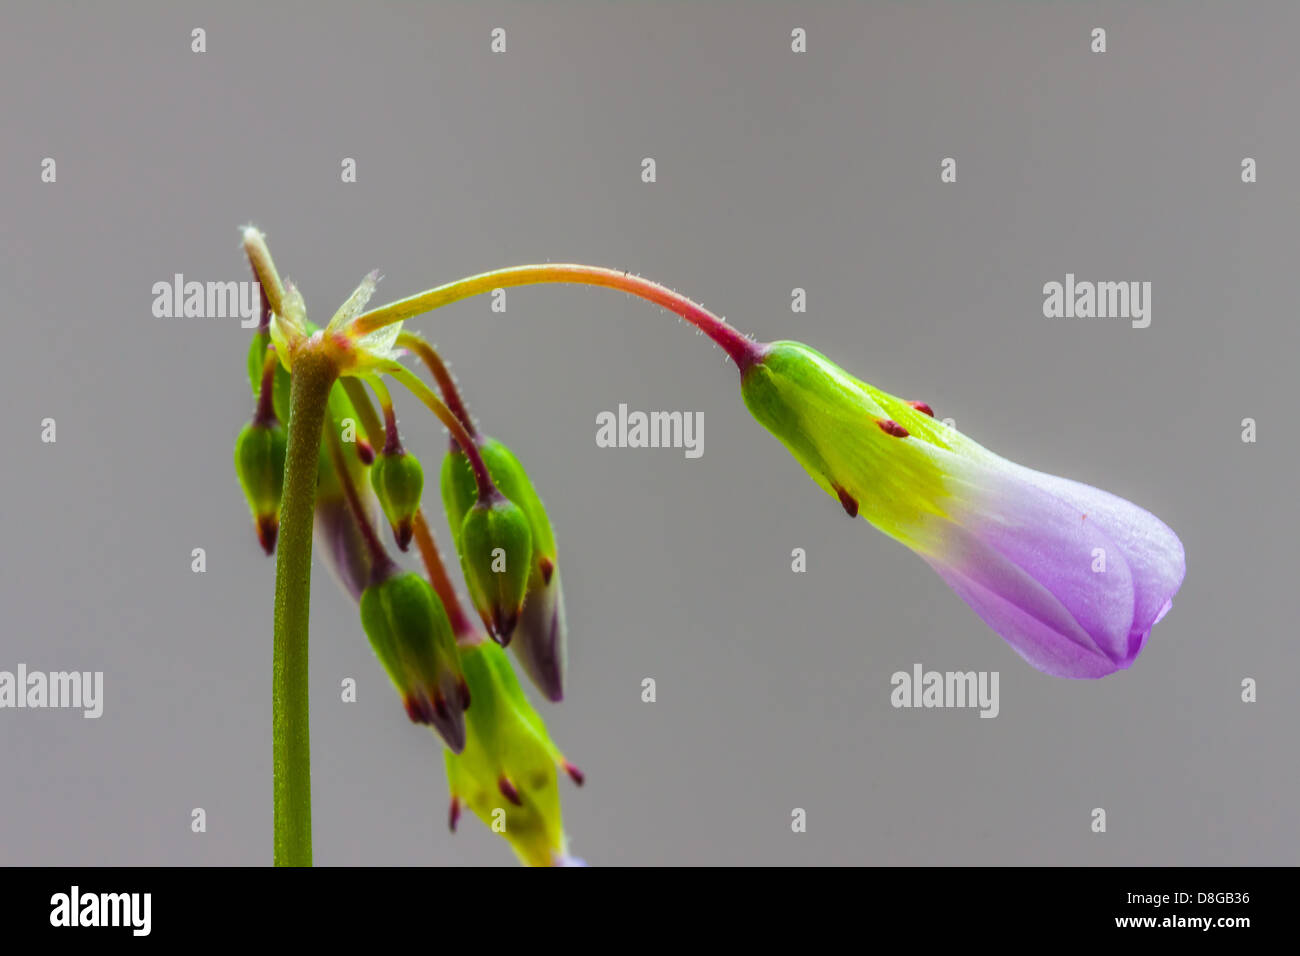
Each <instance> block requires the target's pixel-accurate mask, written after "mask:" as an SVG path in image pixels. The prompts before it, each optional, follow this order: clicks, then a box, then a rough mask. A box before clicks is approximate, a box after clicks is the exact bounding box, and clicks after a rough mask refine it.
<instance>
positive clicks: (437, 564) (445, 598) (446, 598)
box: [415, 508, 474, 637]
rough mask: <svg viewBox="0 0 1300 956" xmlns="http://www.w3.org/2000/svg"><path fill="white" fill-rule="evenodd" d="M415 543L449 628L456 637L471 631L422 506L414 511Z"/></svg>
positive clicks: (471, 627)
mask: <svg viewBox="0 0 1300 956" xmlns="http://www.w3.org/2000/svg"><path fill="white" fill-rule="evenodd" d="M415 543H416V546H417V547H418V548H419V549H420V558H421V559H422V560H423V561H424V567H425V570H426V571H428V572H429V583H430V584H432V585H433V590H434V591H435V592H436V593H437V595H438V597H439V598H440V599H441V600H442V606H443V607H444V608H446V609H447V617H448V618H449V619H450V620H451V629H452V630H453V631H454V632H455V634H456V636H457V637H461V636H463V635H466V634H470V633H473V631H474V626H473V625H472V624H471V623H470V620H469V618H468V617H466V616H465V609H464V608H463V607H461V604H460V598H459V597H457V596H456V587H455V585H453V584H452V583H451V578H450V577H449V576H448V575H447V568H446V567H445V566H444V565H443V563H442V556H441V555H440V554H438V545H437V544H436V543H434V540H433V532H432V531H430V530H429V523H428V522H427V521H426V520H425V519H424V509H423V508H421V509H420V510H418V511H416V512H415Z"/></svg>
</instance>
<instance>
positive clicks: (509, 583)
mask: <svg viewBox="0 0 1300 956" xmlns="http://www.w3.org/2000/svg"><path fill="white" fill-rule="evenodd" d="M457 544H458V545H459V550H460V563H461V569H462V570H463V571H464V573H465V584H466V586H467V587H468V588H469V595H470V599H471V600H473V602H474V607H475V608H477V609H478V613H479V616H480V617H481V618H482V619H483V626H484V627H486V628H487V629H488V631H489V633H491V634H492V635H493V637H495V638H496V639H497V640H498V641H500V642H501V644H502V646H504V645H506V644H508V643H509V642H510V635H511V634H512V633H514V629H515V625H516V624H517V623H518V622H519V615H520V613H521V612H522V611H523V604H524V594H525V592H526V591H527V589H528V574H529V570H530V567H531V563H532V553H533V534H532V531H531V530H530V529H529V527H528V516H527V515H525V514H524V512H523V509H522V508H520V507H519V506H518V505H517V504H515V503H514V502H512V501H511V500H510V499H509V498H506V497H504V496H503V495H500V494H497V495H495V496H494V497H493V498H492V499H491V500H490V501H476V502H475V503H474V506H473V507H472V508H470V509H469V512H468V513H467V514H466V515H465V521H464V523H463V524H462V525H461V528H460V538H459V540H458V542H457Z"/></svg>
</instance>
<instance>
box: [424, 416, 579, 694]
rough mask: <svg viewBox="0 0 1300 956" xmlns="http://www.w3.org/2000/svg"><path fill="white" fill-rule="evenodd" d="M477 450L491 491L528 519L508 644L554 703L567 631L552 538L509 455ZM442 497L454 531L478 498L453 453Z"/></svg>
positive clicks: (483, 444) (496, 448) (488, 445)
mask: <svg viewBox="0 0 1300 956" xmlns="http://www.w3.org/2000/svg"><path fill="white" fill-rule="evenodd" d="M478 448H479V453H480V454H481V455H482V456H483V462H484V464H486V465H487V468H488V472H489V473H490V474H491V475H492V480H493V482H495V484H496V486H497V488H498V489H499V490H500V491H501V493H502V494H503V495H505V496H506V497H507V498H509V499H510V500H511V501H513V502H514V503H515V504H517V505H519V507H520V508H522V509H523V510H524V513H525V514H526V515H527V516H528V525H529V530H530V531H531V532H532V536H533V555H532V567H531V568H530V569H529V575H528V589H527V592H526V594H525V597H524V610H523V614H522V615H521V616H520V619H519V624H518V626H517V627H516V629H515V633H514V637H513V639H512V640H511V642H510V643H511V646H512V647H513V648H514V650H515V655H516V657H517V658H518V660H519V664H520V666H521V667H522V668H523V669H524V672H525V673H526V674H527V675H528V678H529V680H531V681H532V682H533V684H534V685H535V686H536V687H537V689H538V690H540V691H541V692H542V694H543V695H545V697H546V698H547V699H548V700H552V701H558V700H561V699H562V698H563V697H564V674H565V669H566V653H567V651H566V637H567V630H566V626H565V617H564V591H563V589H562V588H561V585H560V572H559V566H558V556H557V553H556V545H555V534H554V532H553V531H552V529H551V522H550V519H549V518H548V517H547V515H546V508H545V507H544V506H543V505H542V500H541V498H540V497H538V494H537V491H536V490H535V489H534V487H533V484H532V482H531V481H530V480H529V478H528V474H527V472H525V471H524V468H523V466H522V465H521V464H520V463H519V460H518V459H517V458H516V457H515V456H514V454H513V453H512V452H511V451H510V449H509V448H507V447H506V446H505V445H503V444H501V442H499V441H497V440H495V439H493V438H482V439H480V441H479V445H478ZM442 497H443V504H444V505H445V507H446V510H447V517H448V521H449V522H450V523H451V526H452V528H458V527H459V526H460V524H461V523H462V522H463V521H464V516H465V513H466V512H467V511H468V510H469V508H470V507H471V506H472V505H473V504H474V502H475V500H476V499H477V497H478V489H477V486H476V485H475V482H474V472H473V469H472V468H470V464H469V460H468V459H467V458H466V457H465V455H464V453H463V452H461V451H459V450H456V451H452V452H449V453H448V455H447V457H446V458H445V459H444V460H443V464H442Z"/></svg>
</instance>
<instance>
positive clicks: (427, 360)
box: [397, 332, 478, 444]
mask: <svg viewBox="0 0 1300 956" xmlns="http://www.w3.org/2000/svg"><path fill="white" fill-rule="evenodd" d="M397 345H398V347H399V348H404V349H410V350H411V351H412V352H414V353H415V354H416V355H418V356H419V357H420V360H421V361H422V362H424V364H425V365H427V366H428V368H429V373H430V374H431V375H433V378H434V381H436V382H437V383H438V389H439V390H440V391H441V392H442V400H443V401H444V402H446V403H447V407H448V408H450V409H451V413H452V414H453V415H455V416H456V417H457V418H459V419H460V423H461V424H462V425H464V426H465V431H467V432H469V433H470V434H471V435H474V436H477V435H478V430H477V429H476V428H475V427H474V422H473V420H472V419H471V418H470V417H469V410H468V409H467V408H466V407H465V401H464V399H462V398H461V395H460V389H458V388H457V387H456V380H455V379H454V378H452V377H451V370H450V369H448V368H447V363H446V362H444V361H443V360H442V356H441V355H439V354H438V350H437V349H435V348H434V347H433V346H432V345H430V344H429V343H428V342H426V341H425V340H424V339H422V338H420V337H419V336H418V335H415V334H413V333H411V332H403V333H402V334H401V335H399V336H398V337H397ZM457 444H459V443H457Z"/></svg>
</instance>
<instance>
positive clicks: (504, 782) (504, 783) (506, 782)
mask: <svg viewBox="0 0 1300 956" xmlns="http://www.w3.org/2000/svg"><path fill="white" fill-rule="evenodd" d="M497 786H498V787H499V788H500V790H501V795H502V796H503V797H505V798H506V799H507V800H509V801H510V802H511V803H513V804H514V805H515V806H517V807H522V806H523V805H524V801H523V800H521V799H520V798H519V791H518V790H516V789H515V785H514V784H513V783H511V782H510V779H509V778H508V777H504V776H503V777H502V778H501V779H500V780H498V781H497Z"/></svg>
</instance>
